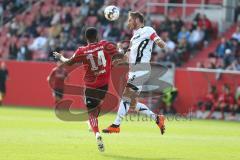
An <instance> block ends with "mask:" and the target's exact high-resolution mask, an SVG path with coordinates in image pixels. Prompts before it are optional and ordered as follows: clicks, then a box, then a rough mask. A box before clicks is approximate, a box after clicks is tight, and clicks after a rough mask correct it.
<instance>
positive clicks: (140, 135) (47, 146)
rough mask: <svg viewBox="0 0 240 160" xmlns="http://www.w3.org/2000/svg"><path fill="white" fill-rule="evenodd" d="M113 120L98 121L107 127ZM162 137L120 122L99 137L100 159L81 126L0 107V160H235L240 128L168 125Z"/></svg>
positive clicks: (152, 129) (151, 127) (150, 126)
mask: <svg viewBox="0 0 240 160" xmlns="http://www.w3.org/2000/svg"><path fill="white" fill-rule="evenodd" d="M114 117H115V114H107V115H105V116H103V117H100V120H99V123H100V128H101V129H103V128H104V127H107V126H108V125H109V124H111V122H112V121H113V120H114ZM166 129H167V130H166V134H165V135H163V136H162V135H160V132H159V129H158V128H157V126H156V125H155V124H154V123H153V122H146V121H145V122H137V121H136V119H135V121H131V122H129V121H128V122H126V121H124V122H123V125H122V128H121V133H120V134H118V135H104V134H102V135H103V138H104V142H105V147H106V150H105V152H104V153H100V152H99V151H98V150H97V147H96V141H95V137H94V136H93V133H89V131H88V127H87V124H86V123H85V122H63V121H60V120H59V119H57V118H56V116H55V114H54V112H53V110H50V109H31V108H16V107H0V159H1V160H118V159H119V160H239V159H240V123H239V122H226V121H220V120H219V121H214V120H195V119H193V120H192V121H183V120H181V121H168V122H167V127H166Z"/></svg>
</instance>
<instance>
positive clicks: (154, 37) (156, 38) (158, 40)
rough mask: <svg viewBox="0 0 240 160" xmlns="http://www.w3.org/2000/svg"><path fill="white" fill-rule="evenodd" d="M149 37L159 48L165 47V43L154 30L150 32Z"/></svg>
mask: <svg viewBox="0 0 240 160" xmlns="http://www.w3.org/2000/svg"><path fill="white" fill-rule="evenodd" d="M150 39H151V40H153V41H154V42H155V43H156V44H157V45H158V46H159V47H160V48H166V46H167V44H166V43H165V42H164V41H163V40H162V39H161V38H160V37H159V36H158V35H157V33H156V32H154V33H152V35H151V36H150Z"/></svg>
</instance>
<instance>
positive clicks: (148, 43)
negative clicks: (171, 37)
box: [103, 12, 166, 134]
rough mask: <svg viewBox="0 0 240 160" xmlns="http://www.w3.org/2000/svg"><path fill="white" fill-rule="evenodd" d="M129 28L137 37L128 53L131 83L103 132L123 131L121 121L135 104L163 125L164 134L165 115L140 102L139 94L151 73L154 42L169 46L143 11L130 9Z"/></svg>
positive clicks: (139, 110)
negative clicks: (145, 17) (154, 111)
mask: <svg viewBox="0 0 240 160" xmlns="http://www.w3.org/2000/svg"><path fill="white" fill-rule="evenodd" d="M128 28H129V29H131V30H133V37H132V38H131V41H130V46H129V49H128V51H127V53H126V54H125V57H124V59H127V60H128V62H129V66H130V70H129V75H128V83H127V86H126V88H125V90H124V93H123V96H122V100H121V102H120V106H119V109H118V113H117V117H116V119H115V121H114V122H113V124H112V125H110V126H109V127H108V128H106V129H104V130H103V132H104V133H119V132H120V124H121V121H122V119H123V118H124V116H125V115H126V114H127V112H128V110H129V108H130V107H131V108H134V109H135V110H136V111H138V112H140V113H141V114H144V115H147V116H148V117H149V118H151V119H152V120H154V121H155V122H156V124H157V125H158V127H159V128H160V131H161V134H163V133H164V131H165V125H164V120H165V118H164V116H163V115H156V114H154V113H153V112H152V111H151V110H150V109H149V108H148V107H147V106H146V105H145V104H143V103H140V102H138V101H137V97H138V95H139V94H140V92H141V90H142V85H143V84H144V83H145V82H146V81H147V80H148V78H149V76H150V71H151V67H150V59H151V53H152V48H153V43H154V42H155V43H156V45H158V46H159V47H160V48H165V47H166V43H165V42H164V41H163V40H162V39H161V38H160V37H159V36H158V35H157V33H156V31H155V30H154V29H153V28H152V27H149V26H144V16H143V15H142V14H141V13H139V12H129V15H128Z"/></svg>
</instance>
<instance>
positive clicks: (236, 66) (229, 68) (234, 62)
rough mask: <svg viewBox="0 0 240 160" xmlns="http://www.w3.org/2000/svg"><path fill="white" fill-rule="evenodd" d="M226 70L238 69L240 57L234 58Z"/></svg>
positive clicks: (239, 67)
mask: <svg viewBox="0 0 240 160" xmlns="http://www.w3.org/2000/svg"><path fill="white" fill-rule="evenodd" d="M227 70H234V71H240V58H237V59H235V60H234V61H233V62H232V64H231V65H230V66H228V67H227Z"/></svg>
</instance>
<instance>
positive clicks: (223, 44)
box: [216, 37, 230, 58]
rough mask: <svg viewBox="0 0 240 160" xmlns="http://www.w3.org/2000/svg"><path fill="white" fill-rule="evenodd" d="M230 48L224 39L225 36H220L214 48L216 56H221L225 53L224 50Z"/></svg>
mask: <svg viewBox="0 0 240 160" xmlns="http://www.w3.org/2000/svg"><path fill="white" fill-rule="evenodd" d="M228 48H230V45H229V43H228V42H227V41H226V38H225V37H222V38H221V42H220V43H219V44H218V45H217V48H216V56H217V57H219V58H223V57H224V55H225V50H226V49H228Z"/></svg>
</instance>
